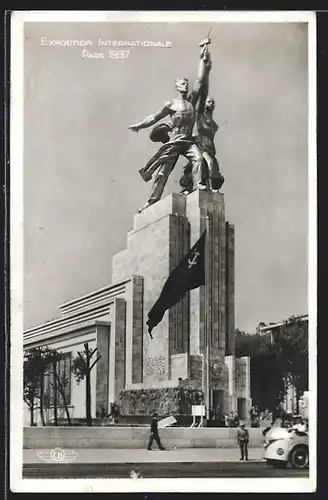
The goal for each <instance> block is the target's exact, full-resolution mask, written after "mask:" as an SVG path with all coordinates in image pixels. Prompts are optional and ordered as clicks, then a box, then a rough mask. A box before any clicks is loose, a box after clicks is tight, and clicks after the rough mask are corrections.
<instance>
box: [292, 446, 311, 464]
mask: <svg viewBox="0 0 328 500" xmlns="http://www.w3.org/2000/svg"><path fill="white" fill-rule="evenodd" d="M289 461H290V464H291V466H292V467H293V469H306V468H307V467H308V465H309V449H308V448H307V447H306V446H295V448H293V449H292V451H291V453H290V456H289Z"/></svg>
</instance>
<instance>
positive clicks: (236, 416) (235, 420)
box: [233, 412, 239, 427]
mask: <svg viewBox="0 0 328 500" xmlns="http://www.w3.org/2000/svg"><path fill="white" fill-rule="evenodd" d="M233 422H234V424H235V427H238V426H239V415H238V413H237V412H236V413H235V416H234V418H233Z"/></svg>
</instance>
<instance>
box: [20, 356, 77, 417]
mask: <svg viewBox="0 0 328 500" xmlns="http://www.w3.org/2000/svg"><path fill="white" fill-rule="evenodd" d="M63 357H64V354H63V353H61V352H58V351H57V350H56V349H50V348H49V347H47V346H45V347H33V348H32V349H28V350H26V351H25V353H24V393H23V397H24V401H25V402H26V404H27V405H28V407H29V409H30V413H31V420H30V422H31V425H34V410H35V408H36V400H37V399H39V401H40V416H41V422H42V425H45V418H44V407H45V406H48V405H49V404H50V401H49V395H48V394H45V376H46V375H50V376H52V380H51V381H50V386H51V387H52V388H53V390H54V400H53V407H54V421H55V425H58V394H60V395H61V396H62V400H63V404H64V406H65V411H66V415H67V420H68V423H69V425H71V420H70V415H69V410H68V407H67V403H66V398H65V386H66V385H67V384H68V383H69V380H68V379H65V380H64V379H61V378H60V376H59V374H58V364H59V361H60V360H62V359H63ZM46 400H48V404H47V403H46Z"/></svg>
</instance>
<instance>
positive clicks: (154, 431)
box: [147, 413, 165, 451]
mask: <svg viewBox="0 0 328 500" xmlns="http://www.w3.org/2000/svg"><path fill="white" fill-rule="evenodd" d="M154 440H155V441H156V443H157V446H158V447H159V449H160V450H165V448H164V446H162V443H161V440H160V438H159V435H158V415H157V413H154V416H153V418H152V421H151V424H150V438H149V442H148V447H147V450H149V451H150V450H151V449H152V448H151V447H152V445H153V441H154Z"/></svg>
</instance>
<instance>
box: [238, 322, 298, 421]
mask: <svg viewBox="0 0 328 500" xmlns="http://www.w3.org/2000/svg"><path fill="white" fill-rule="evenodd" d="M272 332H273V334H272V336H271V333H265V334H260V333H256V334H248V333H245V332H241V331H240V330H238V329H237V330H236V332H235V339H236V342H235V343H236V356H238V357H241V356H249V357H250V358H251V392H252V397H253V400H254V401H256V404H258V406H259V407H260V408H262V409H264V408H271V409H274V410H275V409H276V408H278V407H279V406H280V405H281V403H282V402H283V401H284V399H285V396H286V394H287V390H288V387H289V385H290V384H293V385H294V386H295V388H296V392H297V396H296V400H297V403H296V404H297V411H299V410H298V400H299V397H300V396H301V394H302V393H303V392H304V391H305V390H307V387H308V324H307V321H302V320H301V319H300V318H297V317H295V316H292V317H290V318H289V319H287V320H286V321H284V322H283V324H282V326H280V327H278V328H274V329H273V330H272Z"/></svg>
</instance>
